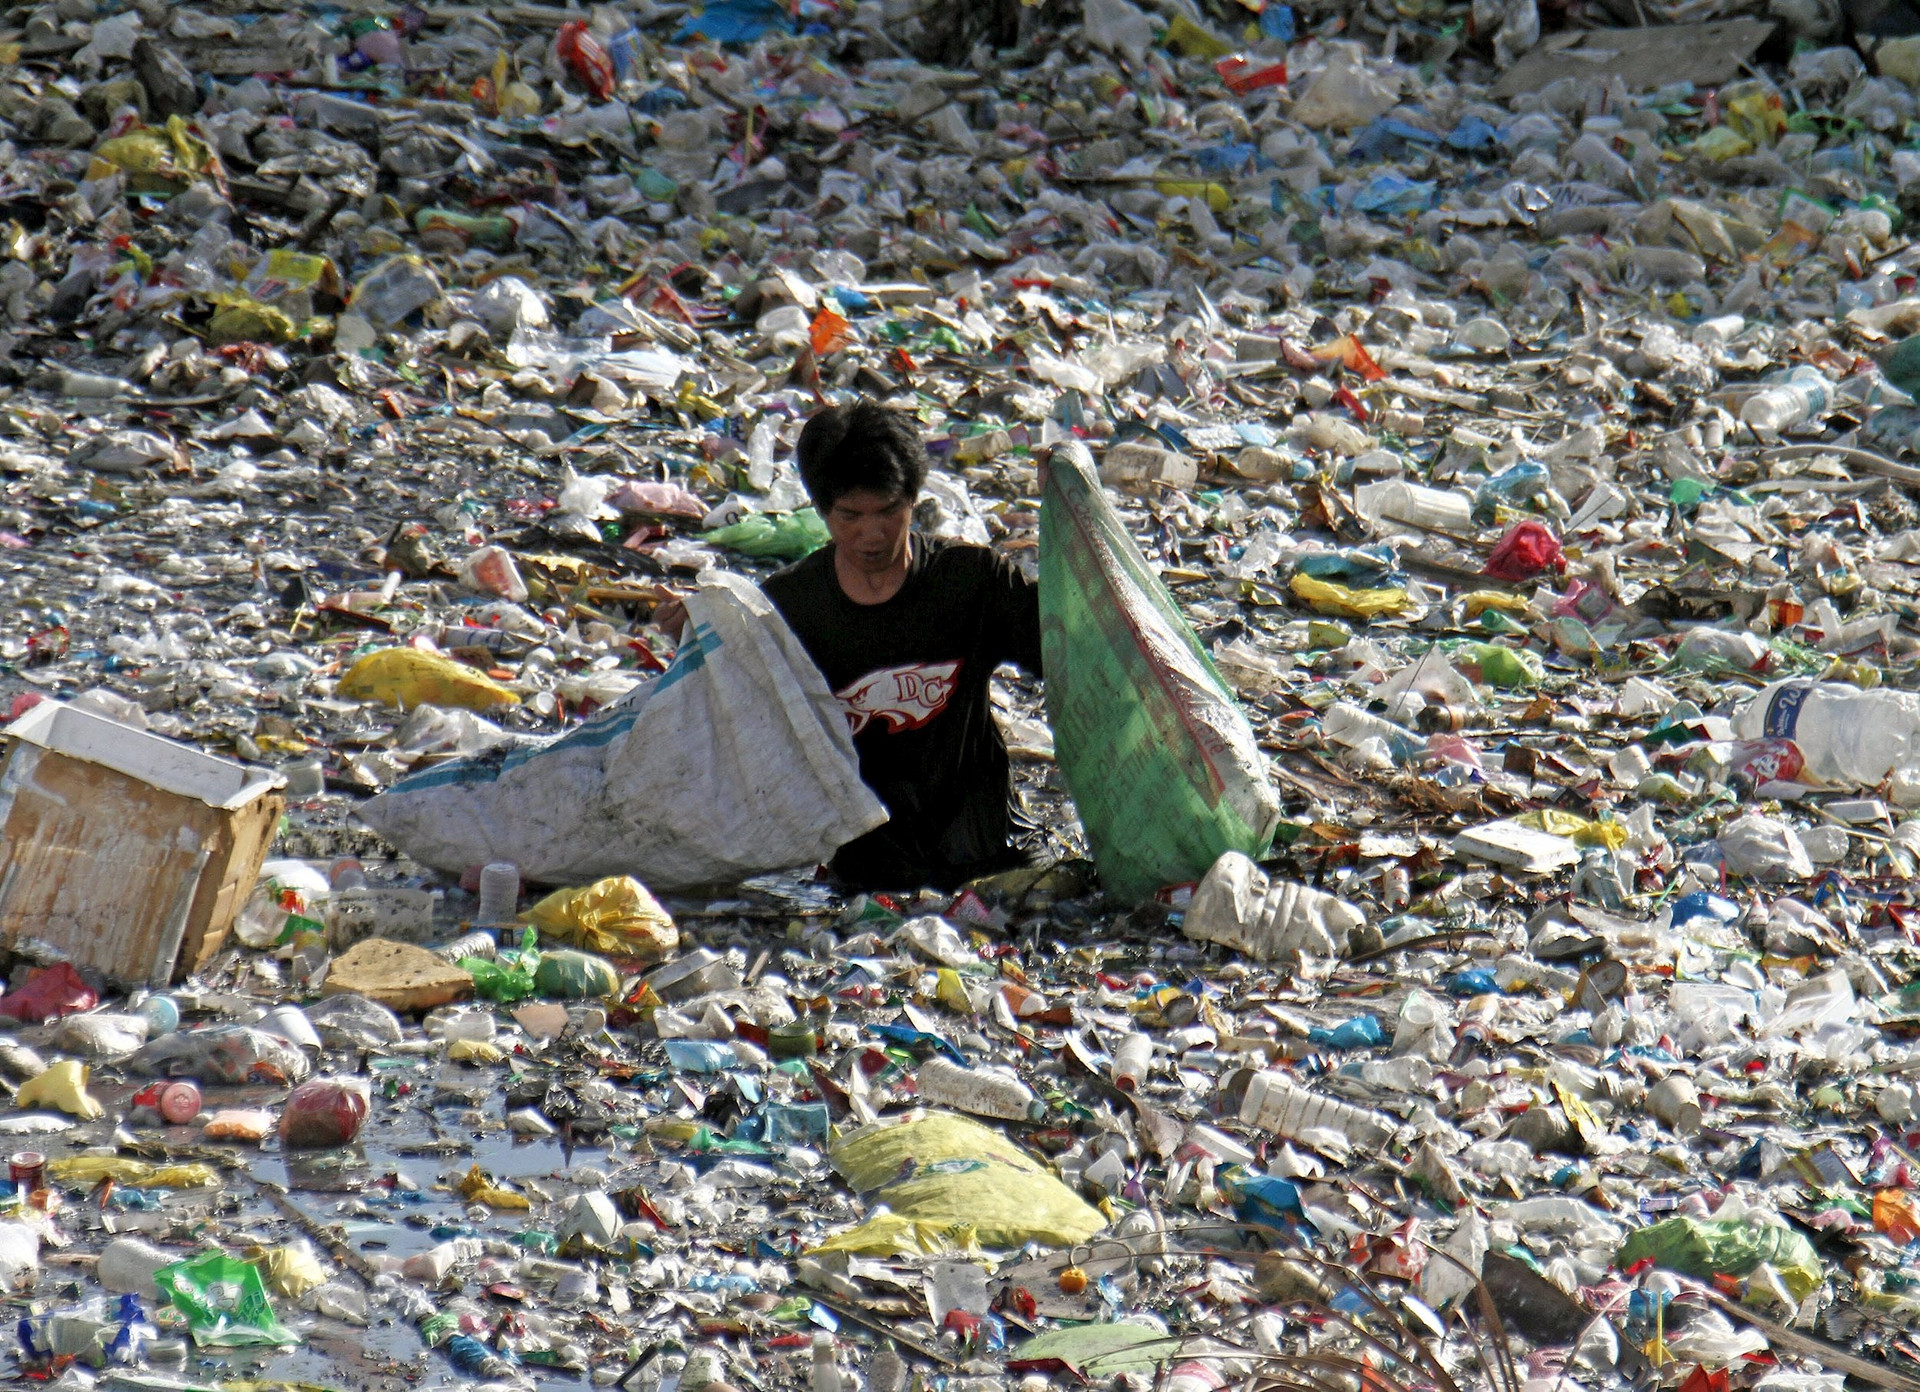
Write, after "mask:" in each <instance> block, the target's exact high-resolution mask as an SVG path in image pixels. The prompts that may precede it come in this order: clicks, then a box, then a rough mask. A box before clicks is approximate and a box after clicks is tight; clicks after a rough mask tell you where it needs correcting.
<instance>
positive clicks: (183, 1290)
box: [153, 1252, 300, 1348]
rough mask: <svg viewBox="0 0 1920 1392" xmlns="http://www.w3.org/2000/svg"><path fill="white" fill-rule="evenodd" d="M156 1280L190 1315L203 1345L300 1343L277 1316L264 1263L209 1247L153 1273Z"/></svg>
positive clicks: (195, 1336)
mask: <svg viewBox="0 0 1920 1392" xmlns="http://www.w3.org/2000/svg"><path fill="white" fill-rule="evenodd" d="M153 1283H154V1284H155V1285H156V1286H158V1287H159V1288H160V1293H161V1294H162V1295H164V1296H165V1297H166V1298H167V1299H168V1300H170V1301H172V1302H173V1307H174V1309H176V1310H178V1311H180V1313H181V1314H183V1315H185V1316H186V1317H187V1327H188V1328H189V1329H191V1330H192V1331H193V1341H194V1343H196V1344H198V1345H199V1346H200V1347H202V1348H244V1347H248V1346H250V1345H255V1344H278V1345H285V1344H297V1343H299V1342H300V1336H299V1335H298V1334H296V1333H294V1332H293V1331H292V1330H291V1329H289V1328H287V1327H286V1326H285V1325H284V1324H282V1323H280V1321H279V1320H278V1319H277V1318H275V1316H274V1313H273V1301H272V1300H270V1299H269V1298H268V1296H267V1284H266V1282H265V1280H263V1279H262V1278H261V1275H260V1268H259V1267H257V1266H254V1265H252V1264H251V1263H248V1262H243V1261H241V1260H240V1259H239V1258H237V1257H230V1256H228V1255H227V1254H226V1253H225V1252H204V1253H202V1254H201V1255H200V1256H197V1257H193V1258H190V1259H188V1260H187V1261H183V1262H175V1263H174V1264H173V1265H172V1266H163V1267H161V1268H160V1269H159V1270H158V1271H156V1272H154V1273H153Z"/></svg>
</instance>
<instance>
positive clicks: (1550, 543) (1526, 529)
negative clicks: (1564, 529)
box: [1480, 522, 1567, 580]
mask: <svg viewBox="0 0 1920 1392" xmlns="http://www.w3.org/2000/svg"><path fill="white" fill-rule="evenodd" d="M1566 568H1567V558H1566V556H1565V554H1564V553H1563V552H1562V551H1561V550H1560V538H1559V537H1557V536H1555V535H1554V534H1553V533H1552V532H1550V531H1548V530H1547V528H1546V527H1545V526H1543V525H1542V524H1541V523H1538V522H1520V523H1516V524H1515V525H1514V528H1513V530H1512V531H1510V532H1508V533H1507V534H1506V535H1505V536H1503V537H1501V538H1500V544H1499V545H1498V546H1496V547H1494V548H1493V554H1492V555H1491V556H1489V557H1487V564H1486V568H1485V569H1483V570H1482V571H1481V572H1480V573H1481V574H1482V575H1490V576H1492V577H1493V578H1494V579H1496V580H1531V579H1533V577H1534V576H1536V575H1543V574H1545V573H1546V572H1547V571H1549V570H1552V571H1561V570H1565V569H1566Z"/></svg>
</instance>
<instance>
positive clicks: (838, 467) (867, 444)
mask: <svg viewBox="0 0 1920 1392" xmlns="http://www.w3.org/2000/svg"><path fill="white" fill-rule="evenodd" d="M796 453H797V454H798V455H799V459H800V481H801V482H802V483H804V484H805V485H806V486H807V496H808V497H810V498H812V499H813V505H814V507H815V508H816V509H817V510H818V511H819V512H820V513H821V515H823V516H824V515H825V514H826V513H827V512H828V511H829V510H830V509H831V508H832V507H833V505H834V504H835V503H837V502H839V501H840V499H841V498H843V497H845V496H846V495H847V494H849V493H851V492H853V491H854V490H855V489H860V488H866V489H871V490H872V491H873V492H875V493H880V494H883V495H885V496H886V497H889V498H905V499H906V500H907V501H908V502H912V501H914V500H915V499H916V498H918V497H919V496H920V485H921V484H922V483H924V482H925V481H926V477H927V452H926V450H925V449H924V448H923V447H922V446H921V444H920V427H919V424H918V423H917V422H916V421H915V420H914V418H913V417H912V416H910V415H908V414H907V413H906V412H905V411H895V410H891V409H889V408H888V407H885V406H882V405H881V404H880V403H879V402H877V401H873V400H869V399H866V398H862V399H861V400H859V401H854V402H849V403H848V404H847V405H844V406H829V407H827V408H826V409H825V410H823V411H816V412H814V414H813V415H812V416H811V417H809V418H808V420H807V424H806V426H805V428H804V429H802V430H801V432H800V444H799V448H798V449H797V451H796Z"/></svg>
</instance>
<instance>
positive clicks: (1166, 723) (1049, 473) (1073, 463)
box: [1040, 441, 1280, 899]
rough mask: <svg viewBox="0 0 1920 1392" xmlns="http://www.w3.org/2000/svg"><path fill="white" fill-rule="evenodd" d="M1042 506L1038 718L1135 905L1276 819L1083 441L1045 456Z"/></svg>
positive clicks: (1197, 650)
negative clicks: (1042, 697)
mask: <svg viewBox="0 0 1920 1392" xmlns="http://www.w3.org/2000/svg"><path fill="white" fill-rule="evenodd" d="M1041 500H1042V501H1041V508H1040V638H1041V657H1042V659H1043V661H1044V662H1045V664H1046V677H1047V717H1048V720H1049V721H1050V722H1051V724H1052V726H1053V744H1054V754H1055V758H1056V759H1057V760H1058V762H1059V765H1060V772H1061V775H1062V776H1063V777H1064V778H1065V779H1066V782H1067V788H1068V790H1069V791H1071V792H1072V794H1073V800H1074V802H1075V803H1076V804H1077V805H1078V807H1079V809H1080V821H1081V824H1082V825H1083V826H1084V827H1085V828H1086V831H1087V844H1088V846H1089V847H1090V848H1091V849H1092V851H1093V859H1094V863H1095V864H1096V865H1097V866H1099V868H1100V878H1101V881H1102V882H1103V883H1104V884H1105V886H1106V888H1107V890H1108V892H1109V893H1112V894H1115V895H1118V896H1121V897H1124V898H1131V899H1145V898H1147V897H1149V896H1151V895H1152V894H1153V893H1154V892H1155V891H1157V890H1159V889H1161V888H1163V887H1164V886H1166V885H1171V884H1182V883H1185V882H1187V881H1191V880H1197V879H1199V878H1200V877H1201V876H1202V875H1204V874H1206V872H1207V871H1208V870H1209V869H1210V868H1212V866H1213V863H1214V861H1216V860H1218V859H1219V858H1220V857H1221V855H1223V854H1224V853H1225V852H1227V851H1242V852H1244V853H1245V854H1247V855H1250V856H1253V857H1254V858H1256V859H1258V858H1259V857H1260V856H1262V855H1264V854H1266V851H1267V848H1268V846H1270V845H1271V844H1272V842H1273V830H1274V826H1275V825H1276V824H1277V823H1278V822H1279V820H1280V799H1279V797H1278V796H1277V795H1276V794H1275V793H1274V790H1273V785H1272V784H1271V783H1270V782H1269V781H1268V779H1267V765H1266V760H1265V759H1264V758H1263V757H1262V756H1261V754H1260V749H1259V746H1258V745H1257V744H1256V743H1255V741H1254V736H1253V729H1252V727H1251V726H1249V725H1248V724H1247V717H1246V715H1245V714H1244V713H1243V712H1242V711H1241V709H1240V707H1239V705H1238V703H1236V702H1235V700H1234V699H1233V694H1232V692H1231V691H1229V690H1228V688H1227V685H1226V683H1225V682H1223V681H1221V679H1220V674H1219V673H1218V672H1216V671H1215V670H1214V666H1213V662H1212V661H1211V659H1209V658H1208V656H1207V653H1206V650H1205V649H1204V648H1202V647H1201V646H1200V642H1199V640H1198V639H1197V638H1195V637H1194V636H1193V630H1192V629H1190V628H1188V627H1187V621H1186V619H1185V618H1183V617H1182V616H1181V613H1180V609H1179V606H1178V605H1176V604H1175V603H1174V600H1173V596H1172V595H1170V594H1168V593H1167V588H1166V586H1165V585H1163V584H1161V583H1160V577H1159V576H1158V575H1156V574H1155V573H1154V572H1153V571H1152V570H1151V569H1150V568H1149V567H1148V565H1147V562H1146V560H1145V558H1144V557H1142V556H1141V554H1140V552H1139V550H1138V548H1136V547H1135V546H1134V544H1133V541H1132V538H1130V537H1129V536H1128V535H1127V532H1126V528H1125V527H1124V526H1123V525H1122V523H1121V521H1120V518H1119V515H1118V514H1117V513H1115V512H1114V510H1113V505H1112V504H1110V503H1109V502H1108V501H1107V499H1106V495H1105V494H1103V493H1102V492H1101V491H1100V484H1099V480H1098V478H1097V476H1096V475H1095V473H1094V468H1093V457H1092V456H1091V455H1090V454H1088V453H1087V449H1086V446H1084V445H1082V444H1080V443H1078V442H1077V441H1075V442H1072V443H1069V444H1066V445H1062V446H1061V447H1059V448H1058V449H1056V450H1055V451H1054V453H1053V458H1052V459H1051V460H1050V461H1049V462H1048V464H1047V466H1046V469H1045V475H1044V478H1043V481H1042V486H1041Z"/></svg>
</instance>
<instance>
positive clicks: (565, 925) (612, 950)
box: [520, 875, 680, 962]
mask: <svg viewBox="0 0 1920 1392" xmlns="http://www.w3.org/2000/svg"><path fill="white" fill-rule="evenodd" d="M520 917H521V921H522V922H523V923H530V924H532V925H533V926H534V927H535V928H538V929H539V930H540V938H541V941H543V942H548V943H565V944H567V945H568V946H570V947H578V948H583V949H585V950H586V951H588V952H598V953H600V954H601V955H603V956H606V957H621V958H629V959H638V960H640V961H643V962H658V961H661V960H662V959H663V958H666V957H669V956H671V955H672V954H673V951H674V949H675V948H677V947H679V946H680V930H679V929H678V928H676V927H674V926H673V916H672V915H671V914H669V913H668V912H667V911H666V910H665V909H663V908H661V907H660V904H659V901H658V900H656V899H655V898H654V897H653V895H652V894H650V893H649V892H648V891H647V887H646V886H645V885H643V884H641V883H640V881H638V880H636V879H634V878H633V876H631V875H609V876H608V877H607V878H606V879H604V880H597V881H595V882H594V883H593V884H590V885H584V886H582V887H581V888H579V889H560V890H555V891H554V892H553V893H552V894H549V895H548V896H547V897H546V898H544V899H542V900H541V901H540V902H539V903H537V904H535V905H534V906H533V907H532V908H530V909H528V910H527V911H526V913H524V914H522V915H521V916H520Z"/></svg>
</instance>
